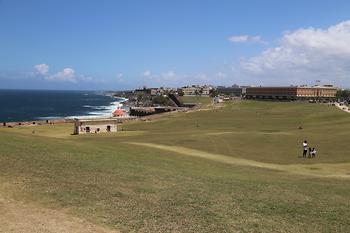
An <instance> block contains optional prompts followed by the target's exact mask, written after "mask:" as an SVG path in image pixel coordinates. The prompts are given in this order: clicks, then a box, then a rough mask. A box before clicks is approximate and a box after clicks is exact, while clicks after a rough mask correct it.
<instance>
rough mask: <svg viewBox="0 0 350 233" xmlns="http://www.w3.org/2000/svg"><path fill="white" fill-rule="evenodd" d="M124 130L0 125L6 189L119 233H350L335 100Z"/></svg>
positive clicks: (233, 109)
mask: <svg viewBox="0 0 350 233" xmlns="http://www.w3.org/2000/svg"><path fill="white" fill-rule="evenodd" d="M300 126H301V127H302V129H299V127H300ZM121 128H123V131H122V132H119V133H117V134H110V135H108V134H104V135H103V134H100V135H80V136H72V135H70V133H71V131H72V129H73V127H72V125H69V124H67V125H55V126H37V127H20V128H13V129H8V128H0V171H1V173H0V193H1V195H2V196H8V197H9V198H13V199H15V200H19V201H23V200H25V201H29V202H32V203H37V204H39V205H44V206H47V207H50V208H54V209H66V210H69V212H71V213H72V214H74V215H77V216H80V217H83V218H86V219H88V220H89V221H91V222H94V223H96V224H100V225H107V226H109V227H111V228H113V229H117V230H119V231H122V232H130V231H141V232H170V231H171V232H174V231H175V232H237V231H238V232H349V231H350V212H349V209H350V185H349V177H348V175H350V174H349V173H348V172H347V171H349V170H350V166H349V163H350V153H348V151H349V150H350V145H349V143H348V139H347V137H348V132H349V130H350V116H349V115H348V114H346V113H343V112H341V111H339V110H337V109H335V108H334V107H330V106H325V105H313V104H303V103H269V102H239V103H226V104H224V105H223V106H222V107H221V108H213V109H211V110H205V111H204V110H203V111H196V112H190V113H178V114H172V115H169V116H166V117H164V118H162V119H158V120H156V121H153V122H131V123H128V124H124V125H121V126H120V129H121ZM33 130H35V134H33ZM304 139H307V140H309V142H310V143H311V145H315V147H317V149H318V152H319V154H318V156H317V158H316V159H302V158H299V156H300V153H301V142H302V141H303V140H304ZM249 163H251V164H249ZM332 175H335V176H332Z"/></svg>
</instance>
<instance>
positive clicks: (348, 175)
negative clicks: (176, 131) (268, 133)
mask: <svg viewBox="0 0 350 233" xmlns="http://www.w3.org/2000/svg"><path fill="white" fill-rule="evenodd" d="M125 143H127V144H131V145H136V146H144V147H150V148H156V149H160V150H165V151H170V152H175V153H178V154H182V155H188V156H193V157H198V158H203V159H209V160H212V161H217V162H221V163H226V164H233V165H240V166H251V167H259V168H266V169H272V170H278V171H283V172H288V173H292V174H298V175H307V176H313V177H321V178H340V179H350V163H332V164H329V163H317V164H305V165H304V164H288V165H283V164H273V163H263V162H258V161H254V160H249V159H241V158H234V157H230V156H226V155H221V154H215V153H208V152H205V151H200V150H194V149H189V148H185V147H180V146H167V145H160V144H155V143H142V142H125Z"/></svg>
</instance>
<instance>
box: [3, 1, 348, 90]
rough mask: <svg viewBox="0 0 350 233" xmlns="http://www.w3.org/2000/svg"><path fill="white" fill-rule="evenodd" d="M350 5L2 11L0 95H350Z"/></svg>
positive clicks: (25, 7) (14, 6)
mask: <svg viewBox="0 0 350 233" xmlns="http://www.w3.org/2000/svg"><path fill="white" fill-rule="evenodd" d="M349 10H350V3H349V2H347V1H341V0H339V1H322V2H319V1H315V0H312V1H308V2H305V1H293V2H287V1H284V2H283V1H274V0H270V1H264V2H262V1H204V2H203V1H156V0H153V1H147V2H146V1H143V2H140V1H127V2H121V1H118V2H117V1H115V2H114V1H100V2H98V1H89V2H85V1H74V2H70V1H50V2H48V1H43V0H33V1H17V0H14V1H6V0H4V1H0V29H1V36H0V51H2V52H1V53H0V59H1V61H2V62H1V63H0V81H1V83H2V84H1V85H0V88H10V89H67V90H72V89H74V90H107V89H110V90H122V89H132V88H138V87H142V86H144V85H145V86H169V87H180V86H184V85H191V84H212V85H227V86H231V85H233V84H235V83H237V84H241V85H302V84H308V85H312V84H315V81H316V80H320V81H321V84H334V85H336V86H339V87H350V85H349V81H350V78H349V74H350V66H349V65H348V64H350V63H349V62H350V49H349V48H348V44H349V43H350V21H349V19H350V18H349V17H348V12H349Z"/></svg>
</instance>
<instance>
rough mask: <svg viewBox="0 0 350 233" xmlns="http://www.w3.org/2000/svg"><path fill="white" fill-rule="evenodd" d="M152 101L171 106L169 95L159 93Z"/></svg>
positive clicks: (156, 103)
mask: <svg viewBox="0 0 350 233" xmlns="http://www.w3.org/2000/svg"><path fill="white" fill-rule="evenodd" d="M152 103H153V104H155V105H161V106H169V105H170V100H169V98H168V97H165V96H163V95H159V96H156V97H154V98H153V99H152Z"/></svg>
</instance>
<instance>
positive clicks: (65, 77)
mask: <svg viewBox="0 0 350 233" xmlns="http://www.w3.org/2000/svg"><path fill="white" fill-rule="evenodd" d="M46 79H47V80H50V81H67V82H72V83H76V82H77V79H76V78H75V71H74V70H73V69H72V68H64V69H63V70H62V71H60V72H57V73H56V74H53V75H49V76H47V77H46Z"/></svg>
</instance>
